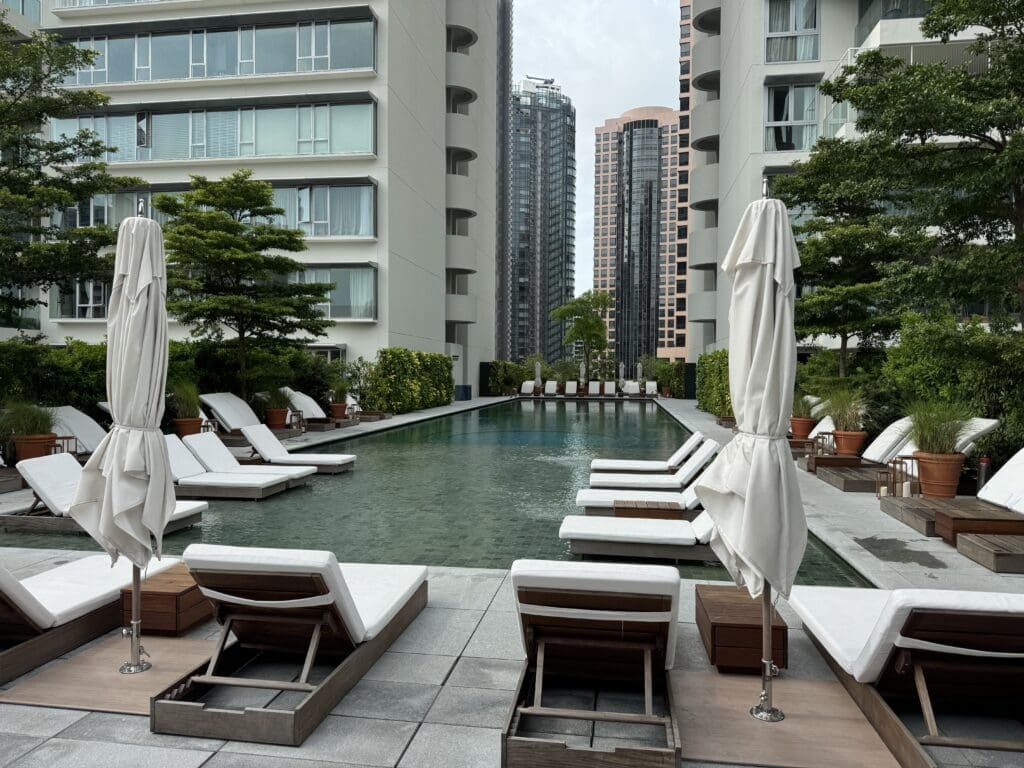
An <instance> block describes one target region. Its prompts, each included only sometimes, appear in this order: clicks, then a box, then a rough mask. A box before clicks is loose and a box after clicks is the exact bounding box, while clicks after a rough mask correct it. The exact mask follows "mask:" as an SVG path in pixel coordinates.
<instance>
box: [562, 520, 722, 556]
mask: <svg viewBox="0 0 1024 768" xmlns="http://www.w3.org/2000/svg"><path fill="white" fill-rule="evenodd" d="M713 530H714V523H713V522H712V521H711V517H710V515H708V513H707V512H702V513H701V514H699V515H697V517H696V518H694V520H693V521H692V522H691V521H688V520H665V519H659V518H647V517H609V516H606V515H567V516H566V517H565V519H564V520H562V525H561V527H560V528H559V529H558V538H560V539H561V540H562V541H566V542H568V543H569V551H570V552H571V553H572V554H574V555H600V556H602V557H621V558H626V559H629V558H653V559H655V560H699V561H705V560H707V561H715V560H717V559H718V558H717V557H715V554H714V552H712V551H711V547H710V546H708V542H710V541H711V533H712V531H713Z"/></svg>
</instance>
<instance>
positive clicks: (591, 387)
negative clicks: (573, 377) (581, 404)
mask: <svg viewBox="0 0 1024 768" xmlns="http://www.w3.org/2000/svg"><path fill="white" fill-rule="evenodd" d="M600 396H601V382H600V381H591V382H590V383H589V384H587V397H600Z"/></svg>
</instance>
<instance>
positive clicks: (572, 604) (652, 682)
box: [501, 587, 681, 768]
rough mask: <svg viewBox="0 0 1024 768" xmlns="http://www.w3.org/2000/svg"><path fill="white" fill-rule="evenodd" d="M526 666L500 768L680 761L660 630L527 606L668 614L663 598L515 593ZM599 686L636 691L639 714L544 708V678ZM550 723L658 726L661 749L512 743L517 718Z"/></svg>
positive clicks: (659, 767) (657, 766)
mask: <svg viewBox="0 0 1024 768" xmlns="http://www.w3.org/2000/svg"><path fill="white" fill-rule="evenodd" d="M517 594H518V598H519V602H520V605H521V611H522V612H521V614H520V618H521V620H522V622H523V632H524V635H525V638H524V640H525V646H526V649H527V651H526V653H527V658H526V660H525V661H524V662H523V670H522V673H521V674H520V678H519V686H518V689H517V692H516V700H515V704H514V705H513V708H512V710H511V711H510V712H509V715H508V718H507V720H506V722H505V726H504V728H503V731H502V739H501V765H502V768H538V767H540V766H544V767H545V768H546V767H547V766H559V767H560V768H561V767H565V768H591V767H592V766H598V765H599V766H602V768H631V767H636V766H644V767H645V768H648V767H652V768H677V766H678V765H679V761H680V752H681V750H680V741H679V730H678V728H677V726H676V722H675V719H674V716H673V710H674V707H673V706H672V688H671V686H670V685H669V684H668V675H667V674H666V673H665V671H664V670H665V654H666V653H667V652H668V649H667V648H666V647H665V646H666V642H667V638H668V627H667V626H666V623H659V622H640V621H622V620H620V619H614V618H611V617H610V618H609V619H608V620H606V621H605V620H581V619H575V618H571V617H561V616H538V615H534V614H531V613H529V607H530V606H531V605H539V606H546V607H547V606H551V607H558V608H566V609H569V610H570V611H571V610H573V609H576V610H591V611H595V610H596V611H601V610H606V611H612V612H616V611H641V612H668V611H669V610H670V609H671V598H670V597H668V596H664V595H637V594H619V593H611V592H590V591H583V590H560V589H539V588H535V587H525V588H524V587H520V588H519V589H518V591H517ZM546 675H550V676H551V677H557V678H559V679H568V680H572V681H586V682H587V683H588V684H590V685H594V684H595V683H598V684H601V685H607V684H608V683H609V682H613V683H619V684H623V683H625V684H627V685H629V684H633V685H635V686H636V687H637V688H642V690H643V694H644V712H643V713H622V712H609V711H604V710H584V709H569V708H556V707H546V706H544V704H543V695H544V680H545V676H546ZM656 688H657V689H659V690H662V691H664V695H665V699H666V711H667V712H668V714H667V715H656V714H655V713H654V706H653V700H654V691H655V689H656ZM531 716H532V717H554V718H560V719H565V720H585V721H595V722H596V721H600V722H612V723H627V724H633V725H653V726H661V727H663V728H664V730H665V744H666V746H665V747H641V746H637V747H620V748H616V749H613V750H611V751H610V752H608V751H606V750H595V749H592V748H590V747H570V746H568V745H567V744H566V743H565V742H564V741H559V740H558V739H557V738H555V737H552V738H550V739H549V738H534V737H523V736H519V735H518V734H519V729H520V726H521V721H522V718H523V717H531Z"/></svg>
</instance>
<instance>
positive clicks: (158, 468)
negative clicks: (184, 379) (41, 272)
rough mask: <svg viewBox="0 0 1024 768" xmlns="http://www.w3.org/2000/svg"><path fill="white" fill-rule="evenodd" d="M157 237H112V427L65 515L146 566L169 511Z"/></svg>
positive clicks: (140, 229)
mask: <svg viewBox="0 0 1024 768" xmlns="http://www.w3.org/2000/svg"><path fill="white" fill-rule="evenodd" d="M163 242H164V241H163V232H162V231H161V229H160V225H159V224H157V223H156V222H155V221H151V220H150V219H145V218H138V217H133V218H129V219H125V220H124V221H123V222H122V223H121V228H120V229H119V231H118V234H117V257H116V262H115V266H114V284H113V289H112V290H111V294H110V310H109V312H108V316H107V399H108V400H109V402H110V411H111V414H112V416H113V419H114V424H113V426H112V427H111V428H110V432H108V433H107V436H106V437H105V438H104V439H103V442H102V443H101V444H100V446H99V448H97V449H96V451H94V452H93V454H92V457H91V458H90V459H89V462H88V463H87V464H86V465H85V469H84V470H83V472H82V480H81V482H80V483H79V486H78V491H77V493H76V496H75V501H74V503H73V504H72V506H71V517H73V518H74V519H75V522H77V523H78V524H79V525H80V526H82V528H84V529H85V531H86V532H87V533H88V534H89V535H90V536H92V537H93V538H94V539H95V540H96V541H97V542H99V544H100V545H101V546H102V547H103V548H104V549H105V550H106V551H107V552H108V553H109V554H110V556H111V558H112V559H113V560H114V562H116V561H117V558H118V556H119V555H124V556H125V557H127V558H128V559H129V560H130V561H131V562H132V563H133V564H135V565H137V566H138V567H140V568H144V567H145V566H146V565H147V564H148V563H149V560H150V558H151V557H152V555H153V546H152V542H151V538H150V537H152V538H153V539H155V540H156V554H157V555H159V554H160V548H161V546H162V541H163V531H164V527H165V526H166V524H167V521H168V519H169V517H170V515H171V513H172V512H173V511H174V485H173V481H172V479H171V473H170V466H169V465H168V460H167V445H166V443H165V442H164V437H163V435H162V434H161V433H160V420H161V419H162V418H163V413H164V392H165V391H166V388H167V280H166V265H165V262H164V245H163Z"/></svg>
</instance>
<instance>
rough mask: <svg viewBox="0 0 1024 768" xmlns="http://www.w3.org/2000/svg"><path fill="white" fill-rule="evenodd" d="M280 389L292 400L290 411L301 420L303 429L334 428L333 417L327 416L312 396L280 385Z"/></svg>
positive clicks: (323, 430) (318, 430)
mask: <svg viewBox="0 0 1024 768" xmlns="http://www.w3.org/2000/svg"><path fill="white" fill-rule="evenodd" d="M281 391H282V392H284V393H285V394H286V395H288V397H289V399H290V400H291V401H292V407H291V411H292V413H293V414H294V416H297V417H298V419H299V420H300V421H301V422H302V428H303V429H304V430H307V431H310V432H326V431H328V430H331V429H334V419H332V418H331V417H330V416H328V415H327V413H326V412H325V411H324V409H323V408H321V407H320V404H319V403H318V402H317V401H316V400H314V399H313V398H312V397H310V396H309V395H307V394H305V393H303V392H297V391H296V390H294V389H292V388H291V387H281Z"/></svg>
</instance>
